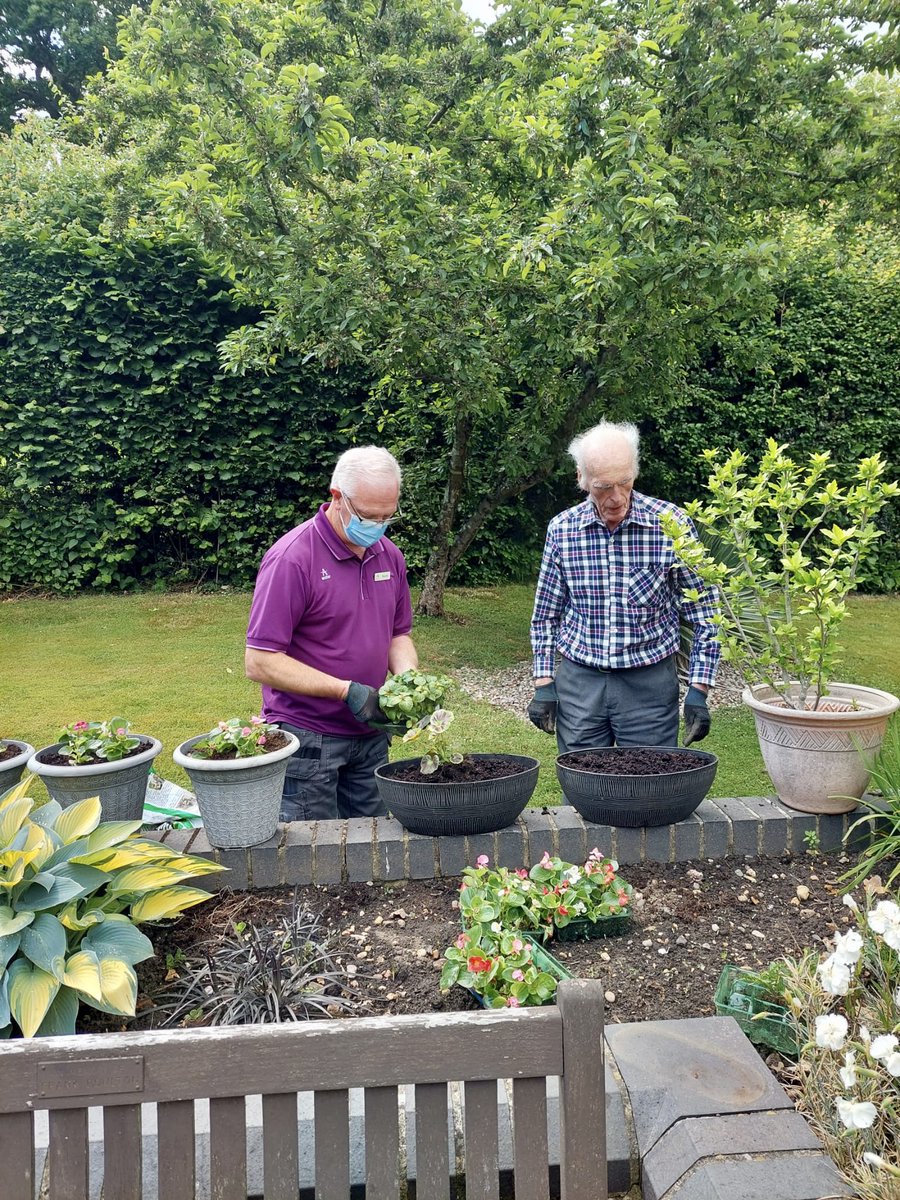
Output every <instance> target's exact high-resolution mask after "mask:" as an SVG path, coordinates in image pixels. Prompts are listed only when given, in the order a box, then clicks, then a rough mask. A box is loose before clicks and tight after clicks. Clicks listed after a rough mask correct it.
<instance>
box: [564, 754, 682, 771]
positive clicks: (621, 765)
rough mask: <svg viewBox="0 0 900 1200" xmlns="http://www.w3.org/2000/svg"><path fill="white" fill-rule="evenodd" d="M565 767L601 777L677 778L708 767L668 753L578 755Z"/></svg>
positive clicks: (566, 761) (568, 756)
mask: <svg viewBox="0 0 900 1200" xmlns="http://www.w3.org/2000/svg"><path fill="white" fill-rule="evenodd" d="M562 765H563V766H565V767H571V768H572V770H575V771H592V772H594V773H595V774H597V775H674V774H676V773H677V772H678V771H694V770H696V769H697V767H700V766H704V765H705V764H704V763H703V762H701V761H700V760H698V759H697V758H696V757H695V756H694V755H685V754H678V753H676V752H672V751H668V750H643V749H641V750H628V749H622V750H617V751H616V753H614V754H612V753H610V754H604V753H603V752H602V751H596V750H595V751H589V750H584V751H574V752H572V753H570V754H566V755H565V756H564V757H563V759H562Z"/></svg>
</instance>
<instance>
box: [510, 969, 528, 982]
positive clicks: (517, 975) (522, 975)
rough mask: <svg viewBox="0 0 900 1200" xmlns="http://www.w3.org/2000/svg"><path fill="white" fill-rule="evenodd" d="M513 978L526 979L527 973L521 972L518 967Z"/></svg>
mask: <svg viewBox="0 0 900 1200" xmlns="http://www.w3.org/2000/svg"><path fill="white" fill-rule="evenodd" d="M512 977H513V979H515V980H522V979H524V978H525V972H524V971H520V970H519V968H518V967H516V969H515V971H513V973H512Z"/></svg>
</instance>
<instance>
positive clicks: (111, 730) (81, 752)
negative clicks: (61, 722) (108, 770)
mask: <svg viewBox="0 0 900 1200" xmlns="http://www.w3.org/2000/svg"><path fill="white" fill-rule="evenodd" d="M130 729H131V726H130V725H129V724H128V722H127V721H126V720H125V718H124V717H110V719H109V720H108V721H75V722H73V723H72V724H71V725H66V726H65V728H64V729H62V730H61V731H60V735H59V743H60V745H59V752H60V754H63V755H65V757H66V758H68V760H69V762H70V763H72V764H73V765H74V766H82V765H83V764H84V763H96V762H118V761H119V760H120V759H123V758H124V757H125V755H126V754H129V753H130V752H131V751H132V750H133V749H134V748H135V746H137V744H138V740H139V739H138V738H136V737H133V736H131V734H130V732H129V731H130Z"/></svg>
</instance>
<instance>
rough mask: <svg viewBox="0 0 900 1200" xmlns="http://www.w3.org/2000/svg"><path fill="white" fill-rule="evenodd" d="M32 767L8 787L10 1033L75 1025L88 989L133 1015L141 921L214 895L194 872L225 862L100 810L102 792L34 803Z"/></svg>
mask: <svg viewBox="0 0 900 1200" xmlns="http://www.w3.org/2000/svg"><path fill="white" fill-rule="evenodd" d="M29 783H30V780H29V779H26V780H24V781H23V782H22V783H20V784H18V785H17V786H16V787H14V788H10V789H9V790H8V791H6V792H4V793H3V795H2V796H0V1037H10V1036H11V1035H13V1034H14V1033H16V1032H20V1033H21V1034H22V1035H23V1036H24V1037H43V1036H46V1035H49V1034H65V1033H74V1032H75V1021H76V1018H77V1016H78V1009H79V1006H80V1004H81V1003H82V1001H83V1002H84V1003H85V1004H89V1005H90V1006H91V1007H92V1008H96V1009H99V1010H100V1012H106V1013H115V1014H121V1015H122V1016H133V1015H134V1009H135V1002H136V1000H137V976H136V974H135V970H134V967H135V964H136V963H139V962H142V961H143V960H144V959H146V958H150V957H152V955H153V946H152V944H151V942H150V939H149V938H147V937H146V936H145V935H144V934H143V933H141V931H140V930H139V929H138V928H137V926H138V925H139V924H141V923H143V922H147V921H159V920H163V919H166V918H170V917H175V916H177V915H178V914H179V913H181V912H183V911H184V909H186V908H190V907H191V906H192V905H194V904H199V903H200V902H201V901H203V900H206V899H208V898H209V893H208V892H205V891H202V890H201V889H200V888H196V887H191V886H187V884H186V883H185V881H186V880H190V879H193V878H195V877H197V876H199V875H206V874H209V873H211V872H214V871H219V870H221V869H222V868H221V867H219V866H218V865H217V864H216V863H211V862H208V861H207V860H206V859H202V858H195V857H193V856H192V855H188V854H179V853H178V852H177V851H175V850H171V849H169V848H167V847H166V846H164V845H161V844H160V843H158V842H155V841H151V840H149V839H146V840H145V839H142V838H138V837H136V836H135V834H136V833H137V831H138V830H139V829H140V827H141V823H140V821H105V822H101V821H100V801H99V799H97V797H96V796H94V797H90V798H88V799H86V800H81V801H79V803H77V804H72V805H70V806H69V807H68V808H65V809H63V808H62V807H61V806H60V805H59V804H57V803H56V801H55V800H51V801H50V802H49V803H47V804H45V805H43V806H42V807H40V808H36V807H35V803H34V801H33V800H31V799H30V798H29V796H28V795H27V789H28V786H29Z"/></svg>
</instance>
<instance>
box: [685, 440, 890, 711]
mask: <svg viewBox="0 0 900 1200" xmlns="http://www.w3.org/2000/svg"><path fill="white" fill-rule="evenodd" d="M786 449H787V447H786V446H780V445H778V444H777V443H776V442H775V440H774V439H772V438H769V439H768V441H767V445H766V450H765V452H764V453H763V455H762V457H761V459H760V463H759V466H758V467H757V468H756V469H754V470H750V469H748V459H747V456H746V455H745V454H743V453H742V452H741V451H739V450H734V451H732V452H731V453H730V454H728V455H727V456H725V457H723V455H722V454H721V452H720V451H718V450H705V451H704V452H703V454H704V458H705V459H706V460H707V462H708V463H709V466H710V470H711V474H710V476H709V483H708V488H709V498H708V499H706V500H705V501H699V500H695V501H692V502H691V503H690V504H688V505H686V511H687V513H688V515H689V516H690V517H691V518H692V520H693V521H694V522H695V524H696V526H697V527H698V529H699V531H700V533H701V535H704V534H711V533H715V534H717V535H718V539H719V542H720V544H721V545H722V546H724V547H725V548H727V550H728V552H729V553H728V555H727V559H728V561H725V557H726V556H725V555H723V554H719V555H716V554H715V553H711V552H710V550H709V549H708V548H707V547H706V546H704V545H703V543H702V542H701V541H700V540H698V538H697V537H696V536H695V533H694V530H693V529H691V528H689V527H687V526H686V525H685V524H683V523H682V522H681V521H679V520H678V519H677V518H676V517H673V516H663V517H662V518H661V520H662V525H663V529H664V530H665V532H666V534H667V535H668V536H669V537H671V538H672V541H673V544H674V549H675V555H676V557H677V558H678V559H679V560H680V561H681V562H682V563H683V564H684V566H685V567H687V568H688V569H689V570H690V571H692V572H693V573H694V575H695V576H696V577H697V578H698V580H699V581H700V582H701V583H702V585H703V588H704V589H708V588H717V589H718V593H719V597H720V604H721V609H720V612H719V614H718V616H717V617H716V623H717V625H718V628H719V637H720V640H721V643H722V654H723V657H724V658H725V659H726V660H727V661H729V662H732V663H734V664H735V665H736V666H737V668H738V669H739V670H740V672H741V674H742V675H743V676H744V679H745V680H746V681H747V682H748V683H749V684H757V683H765V684H768V685H769V686H770V687H772V688H774V689H775V691H776V692H777V693H778V695H779V697H780V698H781V700H782V701H783V702H784V704H785V705H786V706H787V707H789V708H799V709H806V708H811V709H815V708H817V707H818V704H819V702H820V700H821V698H822V697H823V696H824V695H825V694H826V691H827V687H828V681H829V679H830V677H831V673H832V671H833V669H834V666H835V664H836V662H837V661H838V647H837V634H838V630H839V628H840V625H841V622H842V621H843V619H844V616H845V614H846V610H847V606H846V597H847V595H848V593H849V592H850V591H851V590H852V589H853V587H854V586H855V584H856V582H857V580H858V578H859V574H860V567H861V564H862V563H863V561H864V560H865V558H866V556H867V555H868V554H869V552H870V551H871V549H872V546H873V544H874V542H875V540H876V539H877V538H878V537H880V536H881V534H880V531H879V530H878V529H877V527H876V525H875V518H876V517H877V515H878V513H879V512H880V511H881V509H882V508H883V507H884V505H885V504H886V503H887V502H888V500H890V499H891V498H893V497H896V496H898V495H900V488H898V486H897V484H896V483H889V482H885V481H884V479H883V476H884V474H885V470H886V466H885V462H884V460H883V459H882V458H881V457H880V455H878V454H873V455H871V456H870V457H868V458H862V459H860V460H859V461H858V462H857V463H856V465H855V468H854V471H853V473H852V478H851V480H850V482H849V483H847V484H846V485H844V486H842V485H841V484H839V482H838V481H837V479H834V478H831V477H830V471H831V461H830V456H829V455H828V454H827V453H820V454H811V455H810V456H809V459H808V461H807V462H805V463H803V464H801V463H798V462H795V461H794V460H793V459H792V458H790V457H789V455H788V454H787V453H786ZM700 594H701V589H700V588H699V587H696V588H692V589H689V590H688V591H686V593H685V595H686V596H687V597H688V598H691V599H696V598H697V597H698V596H699V595H700ZM793 685H799V687H795V686H793Z"/></svg>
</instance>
